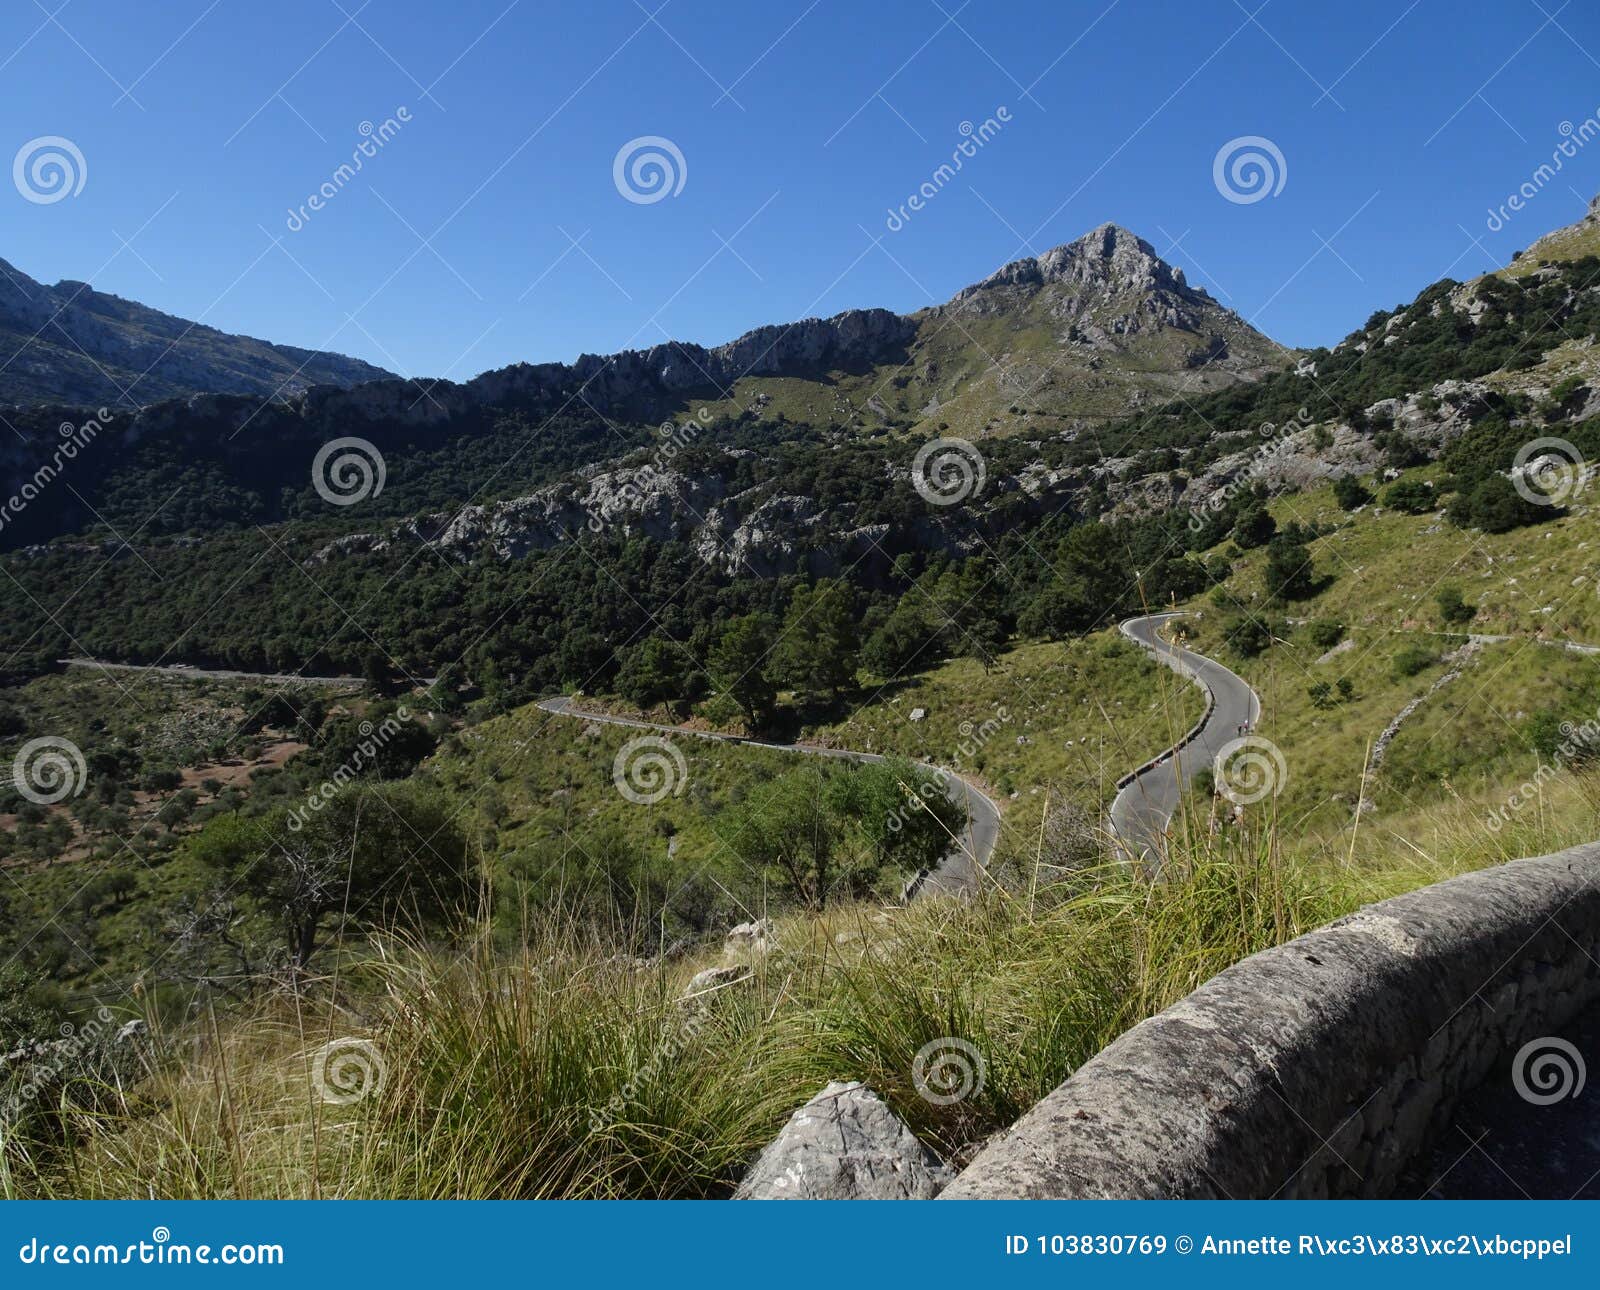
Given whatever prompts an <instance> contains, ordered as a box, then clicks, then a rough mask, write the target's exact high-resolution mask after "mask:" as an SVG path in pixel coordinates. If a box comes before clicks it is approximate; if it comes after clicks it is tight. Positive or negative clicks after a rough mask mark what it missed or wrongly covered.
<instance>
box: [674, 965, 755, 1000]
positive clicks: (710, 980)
mask: <svg viewBox="0 0 1600 1290" xmlns="http://www.w3.org/2000/svg"><path fill="white" fill-rule="evenodd" d="M749 979H750V973H749V971H748V970H747V969H745V968H742V967H710V968H706V969H705V970H704V971H703V972H696V973H695V974H694V975H693V976H692V977H690V978H689V984H688V985H687V986H685V987H684V990H683V996H682V997H683V999H684V1000H685V1001H687V1000H690V999H696V998H699V997H700V996H701V995H703V994H706V993H709V992H710V991H712V990H716V989H718V988H720V987H721V986H725V985H734V984H736V983H737V982H739V981H748V980H749Z"/></svg>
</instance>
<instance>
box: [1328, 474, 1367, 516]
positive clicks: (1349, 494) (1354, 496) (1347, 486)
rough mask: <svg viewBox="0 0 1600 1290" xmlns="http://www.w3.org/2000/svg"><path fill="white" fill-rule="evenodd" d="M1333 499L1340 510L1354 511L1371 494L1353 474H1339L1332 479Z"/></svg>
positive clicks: (1364, 502) (1365, 501)
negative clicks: (1336, 477)
mask: <svg viewBox="0 0 1600 1290" xmlns="http://www.w3.org/2000/svg"><path fill="white" fill-rule="evenodd" d="M1333 500H1334V501H1336V502H1338V503H1339V509H1340V510H1342V511H1354V510H1359V509H1360V508H1361V507H1363V506H1365V505H1366V504H1367V503H1368V502H1370V501H1371V500H1372V494H1371V493H1370V492H1368V491H1367V489H1366V487H1365V486H1364V485H1363V484H1362V482H1361V481H1360V480H1359V479H1357V478H1356V477H1355V476H1354V475H1340V476H1339V478H1338V479H1336V480H1334V481H1333Z"/></svg>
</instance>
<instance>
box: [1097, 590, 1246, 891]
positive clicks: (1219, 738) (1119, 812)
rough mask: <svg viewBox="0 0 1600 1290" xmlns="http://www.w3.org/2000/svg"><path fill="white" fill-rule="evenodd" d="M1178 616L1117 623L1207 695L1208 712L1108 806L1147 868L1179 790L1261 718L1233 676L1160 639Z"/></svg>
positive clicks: (1121, 788) (1154, 858) (1212, 662)
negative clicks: (1162, 632) (1242, 728)
mask: <svg viewBox="0 0 1600 1290" xmlns="http://www.w3.org/2000/svg"><path fill="white" fill-rule="evenodd" d="M1181 617H1183V615H1182V614H1151V615H1149V616H1148V617H1145V618H1130V619H1128V620H1127V621H1126V622H1125V623H1123V624H1122V634H1123V635H1124V636H1126V637H1127V638H1128V639H1129V640H1131V641H1134V642H1136V643H1137V644H1139V645H1142V646H1143V647H1144V648H1145V649H1147V650H1149V651H1150V652H1151V653H1152V654H1154V655H1155V656H1156V657H1157V658H1158V659H1160V660H1161V662H1163V663H1165V664H1166V665H1167V666H1168V667H1170V668H1172V669H1173V671H1175V672H1177V673H1178V674H1179V675H1180V676H1185V677H1188V678H1189V679H1190V680H1192V681H1194V682H1195V683H1196V684H1198V685H1199V686H1200V687H1201V688H1202V689H1203V690H1205V691H1206V693H1207V694H1208V695H1209V703H1208V709H1207V712H1206V715H1205V717H1204V718H1203V719H1202V720H1201V722H1200V724H1199V725H1197V726H1196V727H1195V729H1193V730H1191V731H1190V732H1189V734H1188V735H1187V736H1185V738H1184V739H1183V740H1181V741H1179V744H1178V746H1177V747H1176V748H1169V749H1167V751H1166V752H1164V753H1162V754H1161V755H1160V756H1158V757H1156V758H1155V759H1154V760H1152V761H1149V762H1146V763H1145V764H1144V765H1143V766H1141V767H1140V768H1139V769H1138V770H1136V771H1134V772H1133V773H1132V774H1130V775H1128V776H1127V777H1126V778H1125V779H1123V780H1122V781H1121V783H1120V785H1119V791H1118V793H1117V796H1116V800H1115V801H1113V802H1112V803H1111V828H1112V831H1113V832H1115V833H1116V835H1117V837H1118V839H1119V840H1120V841H1121V842H1122V844H1123V845H1124V846H1126V847H1127V848H1128V849H1129V851H1131V852H1132V853H1133V855H1134V856H1135V858H1137V859H1139V860H1141V861H1143V862H1144V863H1145V864H1146V865H1147V866H1150V867H1153V866H1154V864H1155V863H1156V862H1158V861H1159V859H1160V849H1159V843H1160V841H1161V839H1162V838H1164V837H1165V836H1166V831H1167V825H1168V824H1169V823H1170V822H1171V820H1172V814H1173V812H1174V811H1176V810H1177V809H1178V799H1179V798H1180V797H1181V796H1182V794H1183V790H1184V787H1185V786H1186V785H1187V784H1188V783H1189V781H1190V780H1191V779H1193V778H1194V776H1195V775H1196V773H1197V772H1199V771H1200V770H1201V769H1202V768H1204V767H1206V766H1209V765H1211V763H1212V762H1213V761H1214V760H1215V759H1216V756H1217V753H1219V752H1220V751H1221V750H1222V749H1223V748H1224V747H1226V746H1227V745H1228V744H1229V743H1231V742H1232V741H1233V740H1234V739H1237V738H1238V737H1239V729H1240V727H1241V726H1249V727H1251V728H1254V726H1255V724H1256V722H1257V721H1258V720H1260V717H1261V700H1260V698H1259V697H1258V696H1257V694H1256V692H1255V691H1254V690H1252V689H1251V688H1250V687H1249V686H1248V685H1246V684H1245V682H1244V680H1243V679H1242V678H1241V677H1239V676H1238V675H1237V674H1236V673H1233V672H1230V671H1229V670H1228V669H1227V668H1225V667H1223V666H1222V664H1221V663H1218V662H1217V661H1216V660H1214V659H1209V658H1207V657H1206V656H1205V655H1203V654H1196V653H1195V652H1194V651H1193V650H1186V649H1183V648H1181V647H1179V646H1177V645H1171V644H1169V643H1168V642H1167V641H1165V640H1163V639H1162V638H1161V635H1160V632H1161V628H1162V627H1164V626H1166V624H1167V623H1169V622H1171V621H1172V620H1173V619H1174V618H1181Z"/></svg>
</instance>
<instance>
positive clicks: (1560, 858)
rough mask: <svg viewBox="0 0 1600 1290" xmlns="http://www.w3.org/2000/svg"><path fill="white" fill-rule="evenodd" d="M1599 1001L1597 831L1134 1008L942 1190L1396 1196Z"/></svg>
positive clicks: (967, 1194)
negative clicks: (1439, 1139)
mask: <svg viewBox="0 0 1600 1290" xmlns="http://www.w3.org/2000/svg"><path fill="white" fill-rule="evenodd" d="M1597 1000H1600V845H1589V846H1582V847H1576V848H1574V849H1572V850H1570V851H1564V852H1559V853H1557V854H1555V855H1550V856H1542V857H1540V858H1538V859H1532V860H1518V861H1514V862H1512V863H1510V864H1506V865H1501V866H1499V867H1497V868H1494V869H1488V870H1484V871H1481V872H1478V873H1472V874H1467V875H1465V876H1463V877H1460V878H1453V879H1451V880H1449V881H1448V882H1442V883H1439V884H1437V885H1436V886H1433V887H1427V888H1424V889H1422V890H1420V891H1415V892H1411V893H1409V894H1407V895H1404V896H1399V897H1396V898H1394V899H1392V900H1386V901H1383V902H1381V903H1380V904H1376V905H1370V906H1368V907H1367V908H1365V909H1363V910H1360V911H1359V912H1357V913H1355V914H1352V915H1350V916H1349V917H1347V918H1343V919H1340V920H1339V921H1338V922H1335V923H1332V924H1330V925H1329V926H1327V927H1325V928H1321V929H1319V930H1317V931H1315V932H1311V933H1310V934H1308V935H1306V936H1302V937H1300V938H1299V939H1297V940H1294V941H1291V942H1289V943H1288V944H1286V945H1282V946H1279V947H1277V948H1276V949H1271V950H1267V951H1264V952H1263V953H1260V954H1256V955H1254V956H1252V957H1251V958H1248V959H1245V960H1244V961H1243V962H1241V963H1237V964H1235V965H1234V966H1233V967H1231V968H1229V969H1228V970H1227V971H1225V972H1223V973H1221V974H1220V975H1218V976H1216V977H1214V978H1213V979H1212V980H1210V981H1208V982H1206V984H1205V985H1203V986H1201V987H1200V988H1199V989H1198V990H1196V991H1195V992H1194V993H1193V994H1191V995H1189V996H1188V997H1187V998H1186V999H1183V1000H1181V1001H1180V1002H1178V1003H1177V1004H1175V1005H1173V1006H1172V1007H1171V1008H1168V1009H1167V1010H1166V1011H1165V1012H1163V1013H1161V1014H1160V1015H1159V1016H1156V1017H1152V1018H1151V1019H1150V1020H1148V1021H1145V1022H1143V1023H1142V1024H1140V1025H1138V1026H1136V1027H1134V1028H1133V1029H1132V1030H1130V1031H1129V1032H1128V1033H1127V1034H1125V1035H1123V1036H1122V1037H1121V1038H1120V1039H1118V1040H1117V1041H1116V1042H1115V1043H1113V1044H1111V1045H1110V1046H1109V1047H1107V1048H1106V1049H1105V1050H1104V1051H1103V1052H1101V1053H1099V1054H1098V1055H1097V1056H1096V1057H1094V1058H1093V1059H1092V1060H1091V1061H1089V1062H1087V1063H1085V1065H1083V1066H1082V1067H1081V1068H1080V1069H1079V1070H1078V1071H1077V1073H1076V1074H1074V1075H1073V1076H1072V1078H1071V1079H1069V1080H1067V1082H1066V1083H1064V1084H1062V1085H1061V1086H1060V1087H1059V1088H1057V1089H1056V1090H1055V1091H1054V1092H1053V1093H1051V1094H1050V1095H1049V1096H1048V1097H1046V1098H1045V1099H1044V1100H1043V1101H1042V1102H1040V1103H1039V1104H1038V1105H1037V1106H1035V1107H1034V1108H1033V1109H1032V1110H1031V1111H1029V1112H1028V1114H1027V1115H1025V1116H1024V1117H1023V1118H1022V1119H1021V1120H1019V1121H1018V1122H1017V1124H1016V1125H1014V1126H1013V1127H1012V1128H1011V1129H1010V1130H1009V1131H1007V1132H1006V1133H1005V1134H1004V1135H1002V1136H1001V1137H1000V1138H998V1139H996V1140H995V1141H994V1142H992V1143H991V1144H990V1145H989V1146H987V1147H986V1148H985V1149H984V1150H983V1151H982V1152H981V1153H980V1154H979V1155H978V1156H977V1158H976V1159H975V1160H974V1161H973V1162H972V1163H971V1164H970V1165H969V1166H968V1167H967V1169H966V1170H964V1171H963V1172H962V1173H961V1175H960V1176H959V1177H958V1178H957V1179H956V1181H955V1182H954V1183H953V1184H952V1185H951V1186H950V1187H949V1188H948V1189H947V1190H946V1191H945V1193H944V1196H945V1197H946V1198H981V1197H1139V1198H1159V1197H1197V1198H1223V1197H1271V1196H1278V1197H1286V1198H1288V1197H1382V1196H1386V1195H1389V1194H1390V1193H1391V1191H1392V1190H1393V1188H1394V1186H1395V1183H1396V1181H1397V1180H1398V1179H1399V1177H1400V1176H1401V1174H1402V1172H1403V1171H1404V1170H1405V1168H1406V1166H1407V1164H1408V1163H1410V1162H1411V1160H1412V1159H1413V1158H1414V1157H1415V1156H1417V1155H1418V1153H1419V1152H1421V1151H1422V1150H1423V1149H1424V1148H1425V1147H1426V1146H1427V1145H1428V1144H1429V1142H1430V1141H1431V1140H1432V1139H1433V1137H1434V1136H1435V1135H1437V1134H1439V1133H1441V1132H1442V1131H1443V1130H1445V1129H1447V1128H1448V1127H1449V1125H1450V1123H1451V1120H1452V1115H1453V1111H1454V1108H1455V1103H1456V1100H1457V1098H1458V1097H1459V1096H1460V1095H1461V1094H1462V1093H1464V1092H1466V1091H1468V1090H1470V1089H1472V1088H1474V1087H1476V1086H1477V1085H1478V1084H1480V1083H1482V1082H1483V1081H1484V1080H1485V1079H1486V1078H1489V1077H1491V1076H1493V1077H1495V1078H1501V1077H1504V1078H1506V1079H1509V1078H1510V1075H1509V1063H1510V1059H1511V1057H1512V1056H1513V1055H1514V1054H1515V1053H1516V1052H1517V1051H1518V1049H1519V1048H1520V1047H1521V1046H1522V1045H1523V1044H1524V1043H1526V1042H1527V1041H1529V1040H1531V1039H1535V1038H1539V1037H1542V1036H1546V1035H1550V1034H1553V1033H1555V1032H1558V1031H1559V1030H1560V1029H1561V1028H1563V1027H1564V1026H1565V1025H1566V1024H1567V1023H1569V1022H1570V1021H1571V1020H1572V1018H1573V1017H1574V1016H1575V1015H1576V1014H1577V1013H1579V1012H1580V1011H1582V1010H1583V1009H1585V1008H1587V1007H1589V1006H1591V1005H1592V1004H1594V1003H1595V1002H1596V1001H1597Z"/></svg>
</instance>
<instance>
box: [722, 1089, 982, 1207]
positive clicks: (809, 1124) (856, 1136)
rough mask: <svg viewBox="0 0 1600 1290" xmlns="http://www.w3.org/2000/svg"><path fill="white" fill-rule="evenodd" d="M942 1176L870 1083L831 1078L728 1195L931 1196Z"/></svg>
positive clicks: (928, 1153) (764, 1197)
mask: <svg viewBox="0 0 1600 1290" xmlns="http://www.w3.org/2000/svg"><path fill="white" fill-rule="evenodd" d="M949 1181H950V1172H949V1171H948V1170H947V1169H946V1168H945V1167H944V1165H943V1164H941V1163H940V1161H939V1158H938V1157H937V1156H936V1155H934V1154H933V1152H931V1151H929V1150H928V1148H927V1147H925V1146H923V1145H922V1143H921V1142H919V1141H917V1138H916V1136H915V1135H914V1134H913V1133H912V1132H911V1130H910V1129H908V1128H906V1126H905V1123H904V1122H903V1121H902V1120H901V1119H900V1117H899V1116H897V1115H896V1114H895V1113H894V1112H893V1111H891V1110H890V1109H889V1107H888V1105H887V1104H886V1103H884V1102H883V1101H882V1100H881V1099H880V1098H879V1097H878V1096H877V1095H876V1094H875V1093H873V1092H872V1090H871V1089H869V1088H868V1087H867V1086H866V1085H865V1084H861V1083H859V1082H851V1083H848V1084H847V1083H843V1082H840V1081H838V1080H835V1081H834V1082H833V1083H832V1084H829V1085H828V1086H827V1088H825V1089H823V1090H822V1092H820V1093H818V1094H817V1095H816V1097H814V1098H812V1099H811V1100H810V1101H809V1102H807V1103H806V1104H805V1105H804V1106H802V1107H801V1108H800V1109H799V1110H798V1111H796V1112H795V1113H794V1115H793V1116H791V1117H790V1119H789V1123H788V1124H786V1125H785V1126H784V1128H783V1132H782V1133H780V1134H779V1135H778V1136H777V1137H776V1138H774V1139H773V1141H772V1143H771V1144H770V1145H769V1146H768V1147H767V1149H766V1150H765V1151H763V1152H762V1153H761V1156H760V1158H759V1159H758V1160H757V1161H756V1163H755V1166H754V1167H753V1168H752V1169H751V1170H750V1172H749V1173H748V1174H746V1175H745V1179H744V1181H743V1182H742V1183H740V1184H739V1190H738V1192H737V1193H736V1195H735V1199H736V1200H931V1199H933V1197H935V1196H937V1195H938V1194H939V1192H940V1191H941V1190H942V1189H943V1188H944V1186H945V1185H946V1184H947V1183H948V1182H949Z"/></svg>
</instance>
